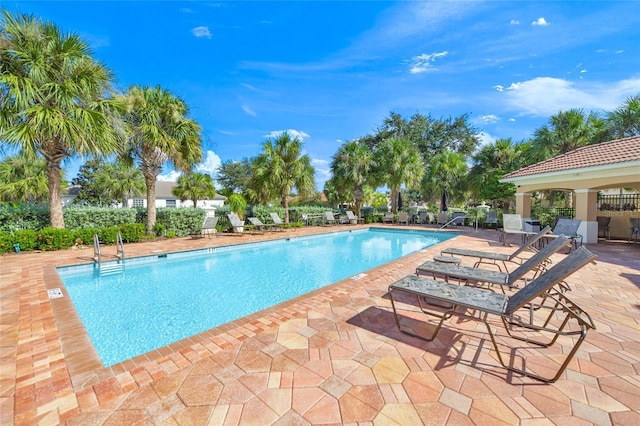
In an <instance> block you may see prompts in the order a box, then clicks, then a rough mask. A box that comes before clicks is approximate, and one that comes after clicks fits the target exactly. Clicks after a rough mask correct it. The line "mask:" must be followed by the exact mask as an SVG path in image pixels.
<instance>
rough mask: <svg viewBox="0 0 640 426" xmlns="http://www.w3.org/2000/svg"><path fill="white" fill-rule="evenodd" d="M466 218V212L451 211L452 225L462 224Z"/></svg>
mask: <svg viewBox="0 0 640 426" xmlns="http://www.w3.org/2000/svg"><path fill="white" fill-rule="evenodd" d="M466 218H467V214H466V213H465V212H453V214H452V215H451V220H452V221H453V222H451V223H452V224H453V225H458V226H464V221H465V219H466Z"/></svg>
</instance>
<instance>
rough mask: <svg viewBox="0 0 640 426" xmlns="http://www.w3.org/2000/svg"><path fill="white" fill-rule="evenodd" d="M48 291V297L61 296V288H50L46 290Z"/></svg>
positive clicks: (55, 297) (56, 297)
mask: <svg viewBox="0 0 640 426" xmlns="http://www.w3.org/2000/svg"><path fill="white" fill-rule="evenodd" d="M47 293H49V299H59V298H61V297H62V290H60V289H59V288H52V289H51V290H47Z"/></svg>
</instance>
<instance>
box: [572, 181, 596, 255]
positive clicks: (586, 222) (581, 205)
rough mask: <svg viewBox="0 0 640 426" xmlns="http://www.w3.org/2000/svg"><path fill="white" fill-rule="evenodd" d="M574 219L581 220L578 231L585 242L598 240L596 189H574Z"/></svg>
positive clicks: (592, 242) (591, 242)
mask: <svg viewBox="0 0 640 426" xmlns="http://www.w3.org/2000/svg"><path fill="white" fill-rule="evenodd" d="M575 193H576V204H575V209H576V219H579V220H581V221H582V223H580V228H578V233H579V234H580V235H582V240H583V242H584V243H587V244H596V243H597V242H598V219H597V218H596V217H597V215H598V205H597V204H598V190H597V189H576V190H575Z"/></svg>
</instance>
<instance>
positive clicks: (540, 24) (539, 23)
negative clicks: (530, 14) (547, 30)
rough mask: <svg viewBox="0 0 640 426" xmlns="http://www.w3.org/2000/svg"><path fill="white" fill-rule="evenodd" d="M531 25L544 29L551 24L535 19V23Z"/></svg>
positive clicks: (541, 18) (542, 19) (544, 20)
mask: <svg viewBox="0 0 640 426" xmlns="http://www.w3.org/2000/svg"><path fill="white" fill-rule="evenodd" d="M531 25H533V26H539V27H546V26H547V25H551V24H549V22H547V20H546V19H544V18H543V17H540V18H538V19H536V20H535V21H533V22H532V23H531Z"/></svg>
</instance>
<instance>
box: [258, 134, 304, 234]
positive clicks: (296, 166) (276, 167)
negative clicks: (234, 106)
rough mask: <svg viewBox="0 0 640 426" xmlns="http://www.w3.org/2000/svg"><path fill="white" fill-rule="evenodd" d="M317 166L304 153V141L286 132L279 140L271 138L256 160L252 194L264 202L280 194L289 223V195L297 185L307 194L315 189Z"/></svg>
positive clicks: (301, 191)
mask: <svg viewBox="0 0 640 426" xmlns="http://www.w3.org/2000/svg"><path fill="white" fill-rule="evenodd" d="M314 174H315V170H314V168H313V166H312V165H311V158H310V157H309V156H308V155H306V154H305V155H303V154H302V141H301V140H300V139H299V138H298V137H295V138H293V139H292V138H291V136H289V134H288V133H287V132H283V133H281V134H280V136H278V137H277V138H276V139H275V140H271V139H267V140H266V142H265V143H264V145H263V146H262V153H261V154H260V155H259V156H258V157H257V158H256V159H255V161H254V162H253V175H252V178H251V184H250V193H251V195H252V197H253V198H254V199H256V200H258V201H261V202H268V201H269V200H271V199H273V198H278V199H280V200H281V202H282V206H283V207H284V216H285V218H284V220H285V223H289V195H290V194H291V191H292V190H293V189H294V188H295V189H296V190H297V192H298V195H300V196H303V197H306V196H310V195H312V194H313V193H314V191H315V180H314Z"/></svg>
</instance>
